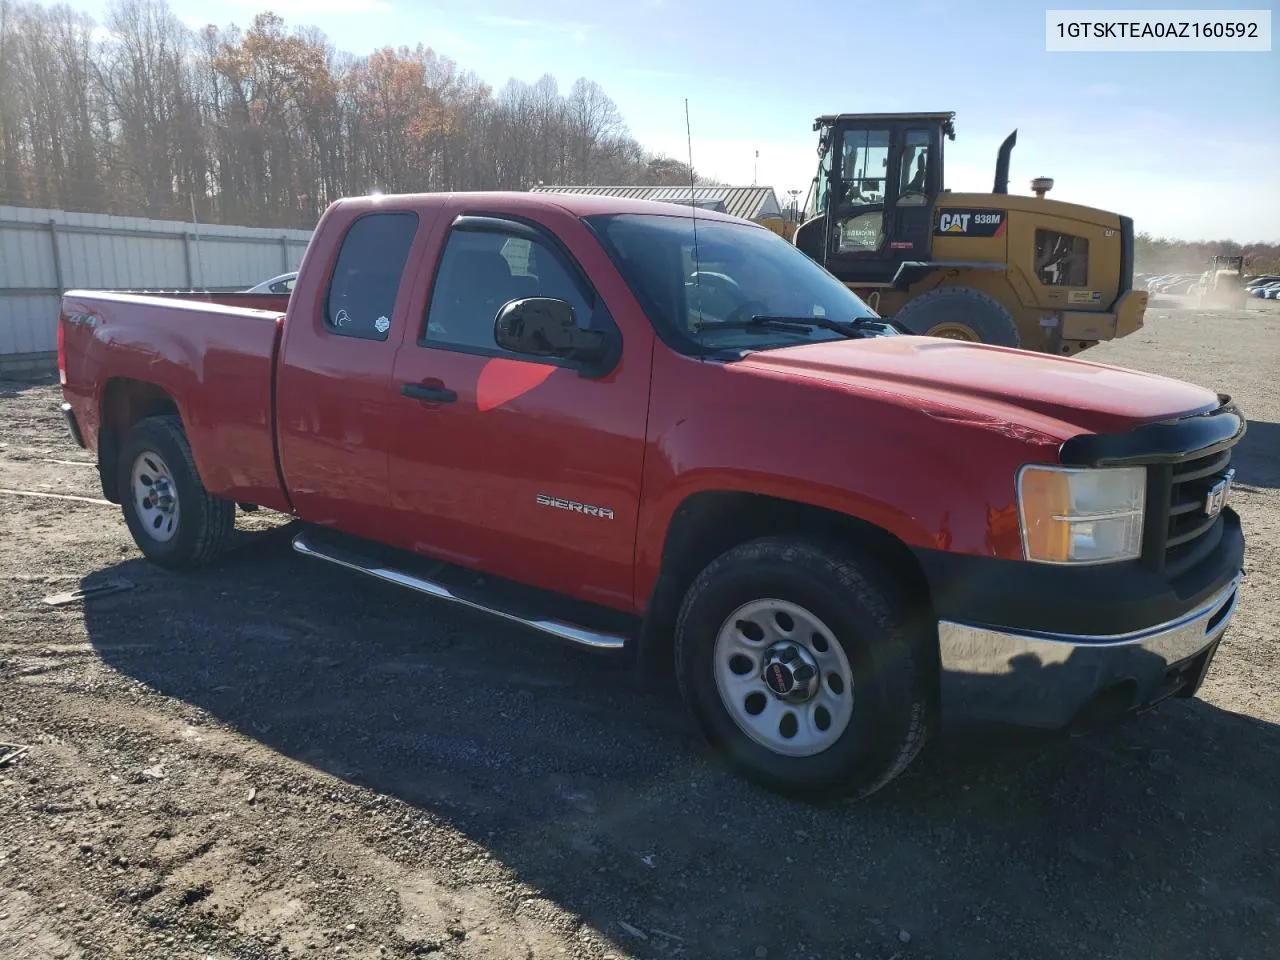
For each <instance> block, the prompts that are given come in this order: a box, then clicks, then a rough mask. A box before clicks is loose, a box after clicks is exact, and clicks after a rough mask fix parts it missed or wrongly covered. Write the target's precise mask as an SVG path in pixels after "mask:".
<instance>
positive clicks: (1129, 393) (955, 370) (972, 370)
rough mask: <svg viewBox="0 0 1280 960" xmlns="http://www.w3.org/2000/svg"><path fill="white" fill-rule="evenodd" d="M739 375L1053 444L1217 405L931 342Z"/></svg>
mask: <svg viewBox="0 0 1280 960" xmlns="http://www.w3.org/2000/svg"><path fill="white" fill-rule="evenodd" d="M745 366H746V367H747V368H750V369H754V370H758V371H760V372H761V373H765V374H766V375H774V376H783V377H786V378H805V379H812V380H820V381H826V382H827V383H829V384H830V385H831V386H832V387H833V388H835V389H842V390H847V391H853V392H858V393H874V394H879V395H882V396H883V395H886V394H888V395H891V396H893V397H896V398H898V399H899V400H900V401H905V402H907V403H910V404H912V405H914V406H918V407H922V408H923V409H926V410H937V411H941V410H949V411H952V412H954V411H955V410H956V408H960V409H961V410H963V411H965V412H967V413H972V414H975V415H977V416H979V417H990V418H995V419H998V420H1003V421H1015V422H1020V424H1021V425H1023V426H1027V427H1030V428H1034V429H1038V430H1041V431H1044V432H1053V433H1058V434H1061V437H1060V438H1061V439H1066V437H1067V436H1069V435H1071V434H1073V433H1079V432H1086V433H1113V432H1119V431H1123V430H1126V429H1129V428H1131V427H1134V426H1137V425H1138V424H1140V423H1146V422H1150V421H1153V420H1164V419H1168V418H1171V417H1176V416H1180V415H1185V414H1189V413H1195V412H1201V411H1204V410H1208V409H1212V408H1214V407H1216V406H1217V405H1218V403H1219V398H1218V395H1217V394H1216V393H1214V392H1213V391H1211V390H1206V389H1204V388H1203V387H1197V386H1195V385H1193V384H1189V383H1185V382H1183V381H1181V380H1173V379H1171V378H1169V377H1162V376H1157V375H1155V374H1149V373H1142V372H1139V371H1136V370H1129V369H1125V368H1123V367H1113V366H1108V365H1107V364H1102V363H1095V362H1091V361H1088V360H1082V359H1080V358H1078V357H1071V358H1069V357H1055V356H1052V355H1049V354H1042V353H1032V352H1029V351H1024V350H1015V349H1011V348H1006V347H996V346H991V345H988V344H977V343H966V342H964V341H959V340H946V339H942V338H935V337H915V336H886V337H874V338H867V339H865V340H838V341H830V342H824V343H813V344H801V345H799V346H794V347H784V348H781V349H777V350H765V351H761V352H759V353H755V354H752V355H751V356H750V357H749V358H748V359H747V360H746V361H745ZM1020 412H1021V414H1022V415H1019V413H1020ZM1046 421H1056V422H1057V424H1058V425H1060V426H1058V427H1057V428H1056V429H1055V426H1054V424H1052V423H1047V422H1046Z"/></svg>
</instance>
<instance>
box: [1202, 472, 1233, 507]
mask: <svg viewBox="0 0 1280 960" xmlns="http://www.w3.org/2000/svg"><path fill="white" fill-rule="evenodd" d="M1235 475H1236V472H1235V470H1234V469H1232V470H1228V471H1227V475H1226V476H1225V477H1223V478H1222V479H1221V480H1219V481H1218V482H1217V483H1215V484H1214V485H1213V486H1212V487H1210V488H1209V495H1208V496H1207V497H1205V498H1204V512H1205V515H1206V516H1209V517H1216V516H1217V515H1218V514H1220V513H1221V512H1222V508H1223V507H1225V506H1226V505H1227V497H1229V496H1230V495H1231V479H1232V478H1233V477H1234V476H1235Z"/></svg>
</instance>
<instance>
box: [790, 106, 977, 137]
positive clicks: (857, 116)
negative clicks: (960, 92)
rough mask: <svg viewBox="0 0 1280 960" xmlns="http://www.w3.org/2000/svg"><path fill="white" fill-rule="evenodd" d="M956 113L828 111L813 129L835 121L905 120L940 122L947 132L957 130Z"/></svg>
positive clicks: (815, 123)
mask: <svg viewBox="0 0 1280 960" xmlns="http://www.w3.org/2000/svg"><path fill="white" fill-rule="evenodd" d="M955 119H956V114H955V111H954V110H948V111H946V112H945V113H826V114H823V115H822V116H820V117H818V118H817V119H815V120H814V121H813V129H815V130H817V129H818V128H820V127H829V126H831V125H832V124H835V123H850V122H853V123H864V122H870V123H878V122H889V123H893V122H905V123H910V122H912V121H916V122H923V123H938V124H941V125H942V128H943V129H944V130H945V131H946V132H947V133H949V134H950V133H953V132H954V130H955Z"/></svg>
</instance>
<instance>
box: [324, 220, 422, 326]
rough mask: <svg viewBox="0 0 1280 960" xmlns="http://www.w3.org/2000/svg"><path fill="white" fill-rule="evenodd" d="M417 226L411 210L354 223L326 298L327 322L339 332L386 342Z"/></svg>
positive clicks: (339, 253)
mask: <svg viewBox="0 0 1280 960" xmlns="http://www.w3.org/2000/svg"><path fill="white" fill-rule="evenodd" d="M417 230H418V215H417V214H416V213H412V212H409V211H396V212H394V213H390V212H389V213H370V214H366V215H365V216H363V217H360V218H359V219H358V220H356V222H355V223H353V224H352V225H351V227H350V229H349V230H347V235H346V236H345V237H344V238H343V240H342V248H341V249H340V250H339V251H338V262H337V263H336V264H335V265H334V268H333V277H332V279H331V280H330V281H329V294H328V296H327V297H326V298H325V317H324V319H325V324H326V325H327V326H328V328H329V329H330V330H331V331H333V332H334V333H337V334H341V335H342V336H344V337H359V338H361V339H363V340H385V339H387V331H389V330H390V329H391V316H392V313H393V312H394V311H395V306H396V293H397V292H398V291H399V290H400V279H401V277H403V276H404V267H405V263H406V262H407V261H408V259H409V247H410V246H412V245H413V237H414V234H416V233H417Z"/></svg>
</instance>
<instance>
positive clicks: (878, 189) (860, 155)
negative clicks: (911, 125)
mask: <svg viewBox="0 0 1280 960" xmlns="http://www.w3.org/2000/svg"><path fill="white" fill-rule="evenodd" d="M888 175H889V131H888V130H846V131H845V132H844V140H843V143H842V155H841V158H840V180H841V184H842V190H843V193H844V196H843V197H841V201H842V202H843V203H845V204H853V205H861V204H877V203H884V195H885V177H887V176H888Z"/></svg>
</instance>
